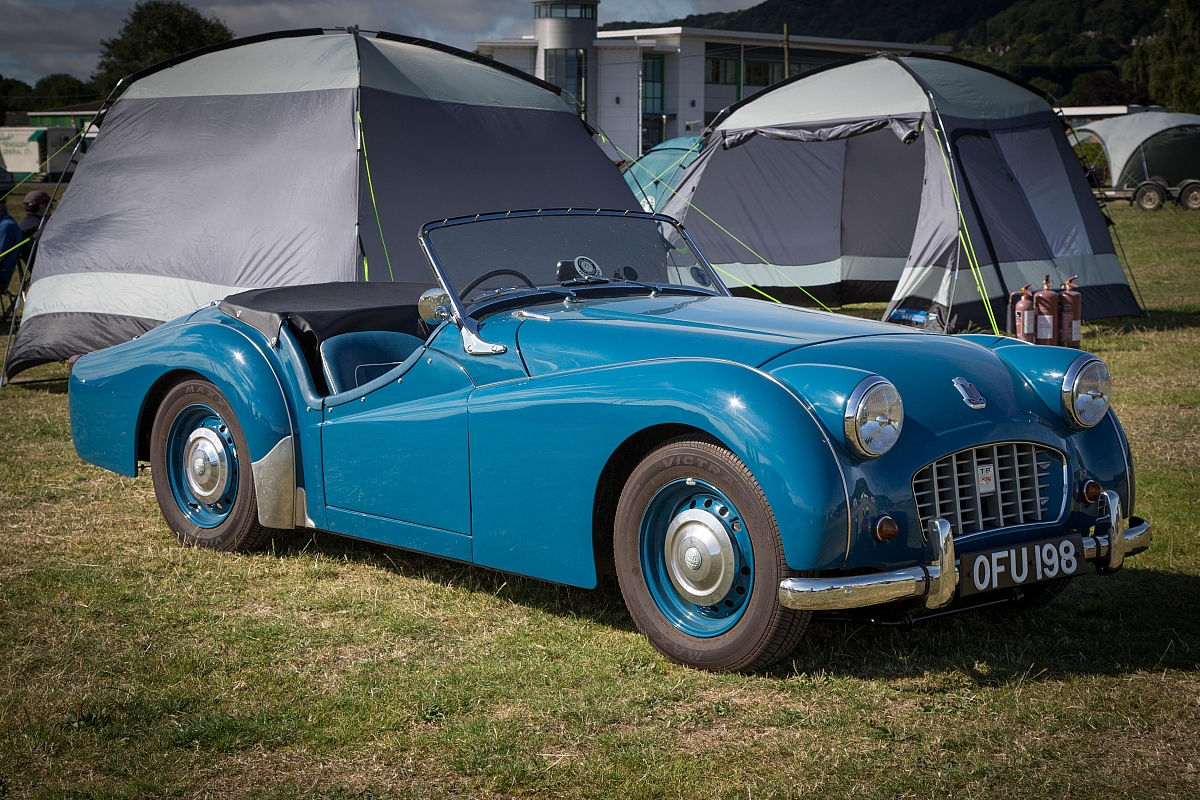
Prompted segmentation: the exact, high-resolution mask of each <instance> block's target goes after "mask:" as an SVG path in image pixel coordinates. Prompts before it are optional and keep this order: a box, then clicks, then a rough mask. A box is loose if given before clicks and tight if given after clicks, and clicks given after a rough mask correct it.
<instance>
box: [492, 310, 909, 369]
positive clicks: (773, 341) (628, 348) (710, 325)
mask: <svg viewBox="0 0 1200 800" xmlns="http://www.w3.org/2000/svg"><path fill="white" fill-rule="evenodd" d="M526 320H527V321H526V322H525V323H524V324H523V325H522V326H521V329H520V331H519V333H518V337H517V340H518V344H519V346H520V349H521V356H522V358H524V359H525V363H526V365H527V366H528V369H529V372H530V374H531V375H543V374H547V373H550V372H555V371H558V370H565V369H581V368H586V367H595V366H606V365H610V364H618V363H626V362H631V361H644V360H650V359H657V358H712V359H719V360H724V361H733V362H736V363H739V364H745V365H747V366H752V367H757V366H759V365H761V364H764V363H766V362H767V361H770V360H771V359H773V358H776V357H777V356H779V355H781V354H783V353H786V352H788V351H789V350H793V349H795V348H798V347H804V346H806V345H812V344H816V343H820V342H828V341H832V340H839V339H845V338H850V337H861V336H876V335H880V334H893V335H894V334H898V333H899V334H908V335H915V336H920V335H921V334H920V333H918V332H915V331H912V329H907V328H901V327H899V326H895V325H886V324H883V323H879V322H872V321H869V320H862V319H856V318H853V317H846V316H841V315H837V314H830V313H828V312H823V311H811V310H808V309H801V308H796V307H794V306H785V305H780V304H776V303H769V302H764V301H760V300H751V299H746V298H737V297H715V296H708V295H703V296H694V295H677V294H663V295H659V296H657V297H646V296H640V297H636V296H635V297H628V298H618V299H606V300H584V301H583V302H579V303H571V304H564V303H555V304H553V305H539V306H534V307H531V308H529V309H527V314H526ZM486 328H487V324H486V322H485V323H484V325H483V326H482V327H481V335H483V336H484V338H486Z"/></svg>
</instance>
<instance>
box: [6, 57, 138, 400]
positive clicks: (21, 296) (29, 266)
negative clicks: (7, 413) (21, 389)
mask: <svg viewBox="0 0 1200 800" xmlns="http://www.w3.org/2000/svg"><path fill="white" fill-rule="evenodd" d="M128 77H129V76H128V75H126V76H125V78H128ZM125 78H121V79H120V80H119V81H117V85H116V86H114V87H113V88H112V91H111V92H109V93H108V97H106V98H104V102H103V103H101V104H100V110H99V111H97V112H96V116H94V117H92V118H91V120H90V121H89V122H88V125H87V127H86V128H84V129H83V133H81V134H79V136H78V141H76V142H75V149H74V150H72V151H71V159H70V160H69V161H68V162H67V166H66V167H64V168H63V171H62V173H61V174H59V176H58V183H56V184H54V191H52V192H50V203H49V204H48V205H47V206H46V213H45V214H43V215H42V218H41V220H39V221H38V226H37V230H36V231H35V232H34V233H33V235H32V236H31V237H30V238H31V239H33V248H32V249H30V251H29V259H28V260H27V261H26V262H25V270H24V275H23V276H22V278H21V281H22V282H21V284H20V285H19V286H18V289H17V300H16V302H15V303H13V308H12V319H11V320H9V323H8V339H7V340H6V341H5V342H4V363H3V365H0V386H4V385H5V384H6V383H7V382H8V358H9V356H10V355H12V343H13V333H14V332H15V330H16V325H17V311H18V309H20V308H21V306H23V305H24V304H25V303H24V300H25V285H24V281H25V279H26V278H28V279H29V283H30V285H31V286H32V284H33V263H34V261H35V260H36V259H37V253H38V244H39V243H40V242H41V239H42V230H43V229H45V227H46V220H48V219H50V214H51V209H52V208H54V203H55V202H56V200H55V198H56V196H57V195H58V190H59V188H61V187H62V183H63V180H64V179H65V178H66V177H67V172H68V171H69V170H70V169H71V165H72V164H74V163H75V162H76V160H77V159H78V158H79V148H80V147H82V146H83V142H84V140H85V139H86V138H87V134H88V132H89V131H91V129H92V128H98V127H100V126H99V125H97V124H96V120H98V119H101V118H102V117H103V116H104V114H105V112H107V111H108V109H109V108H110V107H111V106H110V105H109V104H110V103H111V101H112V97H113V95H114V94H116V93H117V89H120V88H121V84H123V83H125ZM13 188H14V189H15V188H16V187H13ZM6 196H7V195H6Z"/></svg>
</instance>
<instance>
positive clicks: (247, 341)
mask: <svg viewBox="0 0 1200 800" xmlns="http://www.w3.org/2000/svg"><path fill="white" fill-rule="evenodd" d="M212 312H213V313H214V314H215V313H216V310H215V309H213V310H212ZM200 313H201V314H203V313H205V312H200ZM193 319H194V321H193V322H188V323H184V324H178V325H167V326H164V327H162V328H160V329H156V330H154V331H151V332H150V333H149V334H147V335H145V336H143V337H141V338H139V339H135V340H133V341H130V342H126V343H125V344H122V345H117V346H115V347H110V348H107V349H105V350H100V351H97V352H94V353H89V354H88V355H85V356H83V357H82V358H80V359H79V360H78V361H77V362H76V364H75V369H74V370H72V373H71V379H70V392H69V395H70V406H71V431H72V438H73V440H74V443H75V449H76V452H77V453H78V454H79V456H80V457H81V458H83V459H84V460H85V461H89V462H91V463H93V464H96V465H98V466H101V467H104V468H105V469H110V470H113V471H114V472H118V473H121V474H124V475H134V474H136V472H137V463H138V461H139V460H141V459H146V458H148V457H149V446H148V445H149V439H150V435H151V433H150V431H151V430H152V427H153V424H154V415H155V414H156V413H157V411H158V410H159V408H160V407H161V403H162V400H163V398H164V397H165V395H166V394H167V392H169V391H170V389H171V387H172V386H175V385H177V384H178V383H179V381H181V380H186V379H188V378H198V379H202V380H206V381H208V382H209V383H211V384H213V385H214V386H215V387H216V388H217V389H218V390H219V391H220V392H221V394H222V395H224V396H225V399H226V400H227V401H228V403H229V405H230V406H231V407H232V408H233V411H234V414H235V415H236V416H237V419H238V423H239V425H240V427H241V429H242V433H243V435H244V437H245V439H246V444H247V447H248V448H249V450H250V453H249V456H250V459H251V461H252V463H254V462H257V461H261V460H262V459H264V458H265V457H267V456H269V455H271V454H274V455H275V456H276V458H275V459H274V460H273V461H272V462H271V463H272V467H273V468H274V471H275V472H280V471H281V470H282V471H284V472H287V473H288V474H290V475H292V476H293V477H292V478H291V480H290V483H291V485H290V487H288V490H287V494H288V497H290V495H291V493H294V490H295V480H294V473H295V467H294V463H293V462H294V458H293V457H292V456H291V455H290V454H291V453H292V446H291V443H292V441H293V440H294V437H293V436H292V434H293V427H294V425H293V420H292V417H291V413H290V411H289V401H288V398H287V397H286V390H285V389H284V383H283V381H282V380H281V379H280V376H279V372H280V366H279V364H278V363H273V362H278V357H277V356H274V357H273V355H272V351H271V349H270V348H269V347H268V346H267V344H266V342H265V340H263V339H262V337H261V335H260V334H258V332H257V331H253V330H251V329H248V328H246V326H244V325H242V324H241V323H238V322H236V321H234V320H229V321H227V322H226V321H224V320H222V319H216V318H212V319H195V318H193ZM285 439H286V440H287V445H286V447H284V448H283V449H286V450H287V451H288V454H289V455H288V458H286V459H284V458H282V457H281V456H282V453H281V450H280V447H281V445H282V444H283V443H284V440H285ZM283 462H287V463H286V464H284V463H283ZM277 465H278V466H277ZM284 466H286V469H284V468H283V467H284ZM258 483H259V481H258V479H257V477H256V480H255V484H256V489H257V488H258ZM276 484H278V481H276ZM281 505H287V507H288V508H289V509H290V508H291V503H290V502H287V503H282V501H281ZM289 513H290V511H289ZM263 524H268V523H267V522H265V521H264V523H263ZM273 527H277V526H273Z"/></svg>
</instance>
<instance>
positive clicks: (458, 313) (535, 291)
mask: <svg viewBox="0 0 1200 800" xmlns="http://www.w3.org/2000/svg"><path fill="white" fill-rule="evenodd" d="M551 216H554V217H563V216H580V217H628V218H632V219H646V220H652V221H654V222H663V223H666V224H668V225H671V226H673V227H674V228H675V229H676V230H678V231H679V233H680V234H681V235H682V236H683V239H684V241H685V242H687V245H688V247H689V248H691V250H692V254H693V255H694V256H695V258H696V260H697V261H698V262H699V263H700V264H701V265H702V266H703V267H704V269H705V270H706V272H707V273H708V276H709V278H710V279H711V280H712V282H713V285H712V287H711V289H703V288H700V287H696V286H683V285H677V284H673V283H664V284H656V285H657V286H659V287H660V289H661V290H666V289H670V290H683V291H687V292H689V293H694V294H706V295H712V294H716V295H722V296H725V297H732V293H731V292H730V291H729V288H728V287H727V286H726V285H725V283H724V281H722V280H721V277H720V275H718V274H717V271H716V269H715V268H714V267H713V266H712V264H710V263H709V261H708V259H707V258H705V256H704V253H702V252H701V251H700V248H699V247H697V246H696V243H695V242H694V241H693V240H692V237H691V236H690V235H689V234H688V232H687V230H686V229H685V228H684V227H683V225H682V223H680V222H679V220H677V219H675V218H674V217H668V216H667V215H665V214H650V213H646V212H644V211H622V210H618V209H605V208H542V209H536V210H524V211H500V212H495V213H490V214H475V215H473V216H465V217H450V218H447V219H440V220H433V221H432V222H427V223H425V224H424V225H422V226H421V232H420V234H419V236H418V239H419V240H420V243H421V249H422V250H424V251H425V257H426V258H427V259H428V260H429V264H430V266H431V267H432V268H433V272H434V275H436V276H437V280H438V284H439V285H441V287H442V290H443V291H444V292H445V293H446V294H447V295H448V297H449V300H450V304H451V306H452V307H453V308H452V312H453V313H452V316H454V317H457V319H459V320H463V321H464V322H465V320H467V319H468V317H469V316H470V315H469V314H468V311H467V307H466V306H465V305H464V304H463V300H462V299H461V298H460V297H459V296H458V291H457V290H456V289H455V287H454V285H453V284H452V283H451V282H450V279H449V277H447V275H446V271H445V269H444V268H443V267H442V264H441V261H439V259H438V256H437V253H436V252H435V251H434V249H433V246H432V245H431V244H430V242H429V234H430V233H431V232H433V231H435V230H438V229H440V228H449V227H454V226H457V225H469V224H471V223H473V222H485V221H490V220H501V219H512V218H517V217H551ZM625 285H626V284H625V283H624V282H622V281H610V282H605V283H600V282H597V283H596V284H594V286H595V287H596V288H600V287H608V288H610V289H611V288H618V287H623V286H625ZM628 285H629V286H639V284H638V283H630V284H628ZM589 286H590V284H582V285H574V284H573V285H571V286H570V287H566V286H553V287H550V286H547V287H538V288H523V289H522V290H520V291H517V292H503V293H501V294H498V295H495V296H493V297H488V298H483V299H481V300H480V302H478V303H475V304H473V305H471V306H470V309H471V313H472V314H474V313H478V312H479V311H480V310H483V309H485V308H486V307H488V306H489V305H491V304H493V303H498V302H505V301H507V302H505V305H510V304H511V302H512V301H514V300H520V299H528V298H530V297H538V296H541V295H545V294H547V293H553V294H555V295H562V294H563V291H564V290H567V291H569V292H571V293H572V294H575V293H577V292H578V291H579V290H580V289H587V288H588V287H589Z"/></svg>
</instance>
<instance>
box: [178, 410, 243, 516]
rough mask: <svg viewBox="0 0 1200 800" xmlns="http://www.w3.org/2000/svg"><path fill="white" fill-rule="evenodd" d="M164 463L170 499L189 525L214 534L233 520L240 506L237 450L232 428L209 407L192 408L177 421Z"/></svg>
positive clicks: (184, 411)
mask: <svg viewBox="0 0 1200 800" xmlns="http://www.w3.org/2000/svg"><path fill="white" fill-rule="evenodd" d="M165 461H166V468H167V482H168V483H169V484H170V486H171V494H172V495H173V497H174V498H175V504H176V506H178V508H179V511H180V512H181V513H182V514H183V516H184V517H186V518H187V520H188V521H189V522H191V523H192V524H193V525H195V526H196V527H198V528H204V529H212V528H216V527H218V526H219V525H220V524H221V523H223V522H224V521H225V520H226V519H228V518H229V515H230V513H231V512H232V511H233V505H234V503H235V502H236V501H237V492H238V472H239V470H238V458H237V447H236V445H235V444H234V441H233V432H232V431H230V430H229V425H228V424H227V423H226V422H225V420H224V419H222V418H221V415H220V414H218V413H217V412H216V411H215V410H214V409H213V408H212V407H211V406H209V405H207V404H205V403H193V404H191V405H189V406H186V407H185V408H184V409H183V410H182V411H180V412H179V413H178V414H177V415H176V416H175V419H174V420H173V421H172V422H171V429H170V431H168V433H167V444H166V458H165ZM201 461H203V463H201ZM189 471H190V472H191V474H190V475H189Z"/></svg>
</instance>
